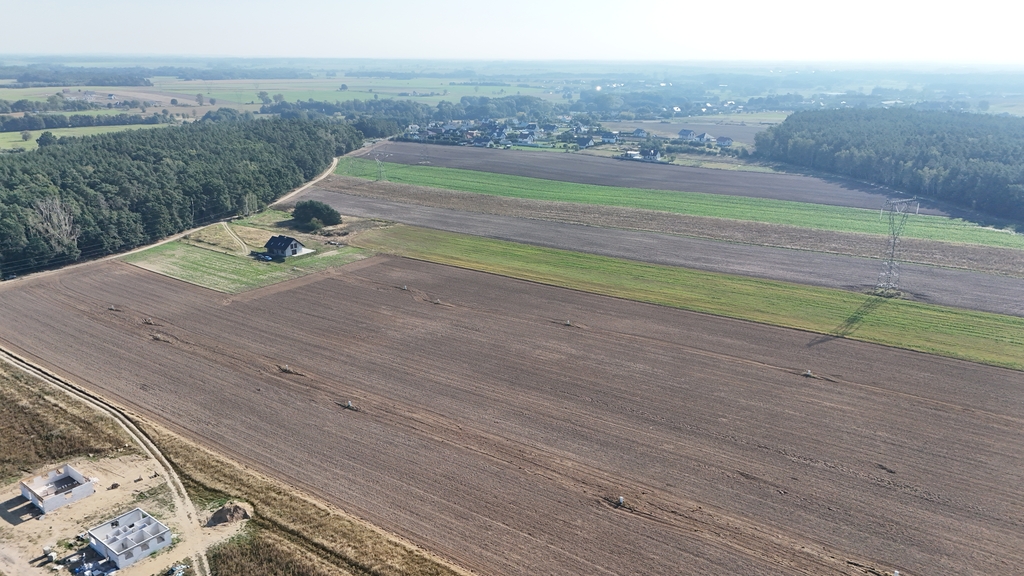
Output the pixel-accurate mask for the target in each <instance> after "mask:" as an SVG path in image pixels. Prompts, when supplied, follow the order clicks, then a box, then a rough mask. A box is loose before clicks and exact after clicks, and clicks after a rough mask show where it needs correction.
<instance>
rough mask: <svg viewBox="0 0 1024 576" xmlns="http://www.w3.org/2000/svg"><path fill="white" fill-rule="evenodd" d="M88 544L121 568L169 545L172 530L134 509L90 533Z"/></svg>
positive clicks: (139, 509) (140, 510)
mask: <svg viewBox="0 0 1024 576" xmlns="http://www.w3.org/2000/svg"><path fill="white" fill-rule="evenodd" d="M89 545H90V546H91V547H92V549H93V550H95V551H96V553H97V554H100V555H101V556H103V557H105V558H106V559H107V560H110V561H111V562H113V563H114V564H116V565H117V567H118V569H121V568H124V567H125V566H130V565H131V564H134V563H135V562H138V561H139V560H141V559H143V558H145V557H146V556H149V555H150V554H152V553H153V552H156V551H157V550H160V549H161V548H165V547H167V546H170V545H171V531H170V529H168V528H167V526H164V525H163V524H162V523H161V522H160V521H159V520H157V519H156V518H153V517H152V516H150V515H149V514H146V513H145V512H143V511H142V509H141V508H136V509H135V510H132V511H131V512H126V513H124V514H122V515H120V516H118V517H117V518H114V519H113V520H111V521H110V522H104V523H103V524H100V525H99V526H97V527H95V528H93V529H92V530H89Z"/></svg>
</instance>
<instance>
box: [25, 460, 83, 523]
mask: <svg viewBox="0 0 1024 576" xmlns="http://www.w3.org/2000/svg"><path fill="white" fill-rule="evenodd" d="M94 481H95V480H94V479H93V478H86V477H85V476H83V475H82V473H81V472H79V471H78V470H75V469H74V468H72V467H71V465H70V464H65V465H64V466H61V467H60V468H54V469H53V470H50V471H48V472H47V473H46V474H43V475H42V476H36V477H35V478H32V479H31V480H23V481H22V482H21V483H20V487H21V495H22V496H24V497H25V499H26V500H28V501H29V502H31V503H33V504H35V505H36V507H37V508H39V509H40V510H42V512H43V514H46V513H48V512H52V511H53V510H56V509H57V508H60V507H61V506H66V505H68V504H71V503H72V502H77V501H79V500H81V499H82V498H85V497H86V496H91V495H92V494H93V493H94V492H96V487H95V486H94Z"/></svg>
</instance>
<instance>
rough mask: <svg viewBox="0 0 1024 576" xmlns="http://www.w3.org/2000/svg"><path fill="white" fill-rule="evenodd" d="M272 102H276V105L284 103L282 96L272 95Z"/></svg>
mask: <svg viewBox="0 0 1024 576" xmlns="http://www.w3.org/2000/svg"><path fill="white" fill-rule="evenodd" d="M274 102H277V103H278V104H280V103H281V102H284V94H274Z"/></svg>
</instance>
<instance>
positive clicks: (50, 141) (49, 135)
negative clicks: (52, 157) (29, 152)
mask: <svg viewBox="0 0 1024 576" xmlns="http://www.w3.org/2000/svg"><path fill="white" fill-rule="evenodd" d="M56 143H57V137H56V136H54V135H53V132H50V131H46V132H43V133H42V134H40V135H39V138H36V144H38V145H39V147H40V148H43V147H45V146H52V145H54V144H56Z"/></svg>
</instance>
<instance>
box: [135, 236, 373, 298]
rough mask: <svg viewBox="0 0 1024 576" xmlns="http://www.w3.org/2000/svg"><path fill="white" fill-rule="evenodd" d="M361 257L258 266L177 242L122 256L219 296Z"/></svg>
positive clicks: (342, 253)
mask: <svg viewBox="0 0 1024 576" xmlns="http://www.w3.org/2000/svg"><path fill="white" fill-rule="evenodd" d="M362 257H364V254H363V251H362V250H359V249H358V248H352V247H349V246H345V247H341V248H335V249H331V250H327V251H322V252H317V253H314V254H307V255H305V256H298V257H293V258H288V259H287V260H286V261H284V262H257V261H256V260H254V259H252V258H249V257H246V256H236V255H231V254H224V253H223V252H217V251H214V250H207V249H206V248H199V247H197V246H192V245H191V244H185V243H184V242H181V241H180V240H176V241H174V242H168V243H166V244H161V245H159V246H154V247H152V248H149V249H147V250H143V251H142V252H137V253H135V254H130V255H128V256H124V257H123V258H122V259H123V260H124V261H125V262H128V263H130V264H134V265H136V266H138V267H139V268H143V269H146V270H150V271H152V272H156V273H158V274H163V275H165V276H170V277H171V278H177V279H178V280H183V281H185V282H188V283H189V284H196V285H198V286H203V287H205V288H209V289H211V290H216V291H218V292H225V293H228V294H237V293H239V292H245V291H246V290H252V289H254V288H260V287H263V286H269V285H271V284H276V283H278V282H284V281H286V280H291V279H294V278H299V277H301V276H305V275H307V274H312V273H314V272H319V271H321V270H326V269H327V268H333V267H335V266H343V265H345V264H348V263H349V262H353V261H355V260H358V259H360V258H362Z"/></svg>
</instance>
